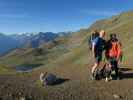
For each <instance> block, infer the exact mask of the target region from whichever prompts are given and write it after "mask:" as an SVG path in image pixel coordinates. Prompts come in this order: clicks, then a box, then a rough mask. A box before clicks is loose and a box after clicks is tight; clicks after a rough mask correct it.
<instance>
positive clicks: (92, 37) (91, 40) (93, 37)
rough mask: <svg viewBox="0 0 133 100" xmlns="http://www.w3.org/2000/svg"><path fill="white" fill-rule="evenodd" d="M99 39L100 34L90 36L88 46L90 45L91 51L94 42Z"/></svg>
mask: <svg viewBox="0 0 133 100" xmlns="http://www.w3.org/2000/svg"><path fill="white" fill-rule="evenodd" d="M97 37H99V33H98V32H96V33H92V34H91V35H90V36H89V40H88V45H89V49H90V50H91V49H92V42H93V41H94V39H96V38H97Z"/></svg>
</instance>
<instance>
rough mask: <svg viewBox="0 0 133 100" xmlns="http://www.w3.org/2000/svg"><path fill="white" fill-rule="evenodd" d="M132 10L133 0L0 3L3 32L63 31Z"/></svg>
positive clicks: (9, 0) (14, 0)
mask: <svg viewBox="0 0 133 100" xmlns="http://www.w3.org/2000/svg"><path fill="white" fill-rule="evenodd" d="M127 10H133V0H0V32H3V33H7V34H13V33H21V32H40V31H43V32H47V31H52V32H62V31H76V30H79V29H80V28H87V27H89V26H90V25H91V24H92V23H93V22H95V21H96V20H99V19H102V18H107V17H110V16H112V15H116V14H118V13H120V12H123V11H127Z"/></svg>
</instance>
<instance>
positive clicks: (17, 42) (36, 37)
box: [0, 32, 68, 54]
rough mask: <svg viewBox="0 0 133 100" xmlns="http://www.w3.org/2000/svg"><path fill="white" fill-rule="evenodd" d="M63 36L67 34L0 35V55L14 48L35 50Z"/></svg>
mask: <svg viewBox="0 0 133 100" xmlns="http://www.w3.org/2000/svg"><path fill="white" fill-rule="evenodd" d="M65 35H68V33H66V32H60V33H52V32H39V33H23V34H12V35H5V34H3V33H0V54H3V53H6V52H8V51H10V50H12V49H15V48H21V47H33V48H36V47H38V46H39V45H41V44H43V43H46V42H49V41H53V40H54V39H55V38H57V37H60V36H65Z"/></svg>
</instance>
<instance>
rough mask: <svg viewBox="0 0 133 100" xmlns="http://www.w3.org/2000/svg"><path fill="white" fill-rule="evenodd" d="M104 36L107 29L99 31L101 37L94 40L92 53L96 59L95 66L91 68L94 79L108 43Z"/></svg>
mask: <svg viewBox="0 0 133 100" xmlns="http://www.w3.org/2000/svg"><path fill="white" fill-rule="evenodd" d="M104 37H105V31H104V30H102V31H100V33H99V37H97V38H96V39H94V40H93V42H92V53H93V57H94V59H95V63H94V66H93V67H92V70H91V73H92V80H93V79H95V78H94V72H95V71H96V68H97V67H98V66H99V64H100V62H101V61H102V53H103V51H104V49H105V45H106V41H105V40H104Z"/></svg>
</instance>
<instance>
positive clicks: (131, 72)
mask: <svg viewBox="0 0 133 100" xmlns="http://www.w3.org/2000/svg"><path fill="white" fill-rule="evenodd" d="M120 71H121V72H122V73H121V76H122V79H125V78H127V79H133V69H131V68H120Z"/></svg>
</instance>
